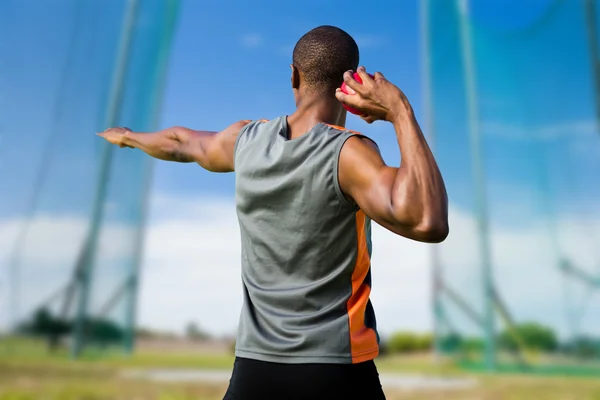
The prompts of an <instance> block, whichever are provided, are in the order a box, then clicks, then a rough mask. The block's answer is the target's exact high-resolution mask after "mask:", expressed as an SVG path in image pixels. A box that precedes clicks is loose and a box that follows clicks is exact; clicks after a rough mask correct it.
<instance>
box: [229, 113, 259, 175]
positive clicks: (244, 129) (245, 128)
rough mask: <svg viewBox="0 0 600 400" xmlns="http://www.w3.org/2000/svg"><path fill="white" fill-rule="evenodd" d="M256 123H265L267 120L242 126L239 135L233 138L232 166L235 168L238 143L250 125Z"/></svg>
mask: <svg viewBox="0 0 600 400" xmlns="http://www.w3.org/2000/svg"><path fill="white" fill-rule="evenodd" d="M257 122H267V120H264V119H259V120H257V121H250V122H248V123H247V124H246V126H244V127H243V128H242V129H240V133H238V135H237V137H236V138H235V143H234V145H233V164H234V167H235V157H236V155H237V151H238V147H239V143H240V139H241V137H242V135H243V134H244V133H245V132H246V131H247V130H248V129H249V128H250V125H252V124H255V123H257Z"/></svg>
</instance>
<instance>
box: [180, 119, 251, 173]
mask: <svg viewBox="0 0 600 400" xmlns="http://www.w3.org/2000/svg"><path fill="white" fill-rule="evenodd" d="M249 122H250V121H249V120H243V121H238V122H236V123H234V124H232V125H230V126H228V127H227V128H225V129H224V130H222V131H221V132H196V134H195V135H194V139H193V140H192V141H191V143H190V147H191V148H193V149H194V150H193V157H194V161H195V162H197V163H198V164H199V165H200V166H201V167H203V168H205V169H207V170H209V171H212V172H233V171H234V149H235V142H236V140H237V138H238V135H239V134H240V132H241V130H242V129H243V128H244V127H245V126H246V125H247V124H248V123H249Z"/></svg>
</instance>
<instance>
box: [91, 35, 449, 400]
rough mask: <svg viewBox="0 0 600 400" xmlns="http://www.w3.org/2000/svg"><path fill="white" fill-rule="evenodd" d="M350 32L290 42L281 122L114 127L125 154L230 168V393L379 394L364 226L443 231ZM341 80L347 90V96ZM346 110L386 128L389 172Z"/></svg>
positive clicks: (427, 166)
mask: <svg viewBox="0 0 600 400" xmlns="http://www.w3.org/2000/svg"><path fill="white" fill-rule="evenodd" d="M358 59H359V53H358V47H357V45H356V43H355V41H354V40H353V39H352V37H350V35H348V34H347V33H346V32H344V31H342V30H341V29H338V28H335V27H332V26H321V27H318V28H316V29H313V30H312V31H310V32H308V33H307V34H306V35H304V36H303V37H302V38H301V39H300V40H299V41H298V43H297V44H296V47H295V48H294V53H293V64H292V66H291V69H292V75H291V83H292V89H293V93H294V98H295V100H296V111H295V112H294V113H292V114H291V115H289V116H283V117H279V118H276V119H275V120H272V121H266V120H254V121H249V120H244V121H239V122H236V123H235V124H233V125H231V126H229V127H227V128H226V129H224V130H223V131H221V132H205V131H193V130H190V129H186V128H181V127H175V128H170V129H166V130H164V131H160V132H156V133H134V132H132V131H130V130H128V129H125V128H113V129H109V130H107V131H105V132H104V133H102V134H100V135H101V136H103V137H104V138H105V139H107V140H108V141H109V142H111V143H114V144H116V145H119V146H121V147H133V148H138V149H141V150H142V151H144V152H146V153H148V154H149V155H151V156H153V157H156V158H159V159H162V160H169V161H179V162H196V163H198V164H199V165H200V166H201V167H203V168H205V169H207V170H209V171H214V172H233V171H235V172H236V207H237V213H238V218H239V224H240V231H241V240H242V282H243V289H244V302H243V307H242V313H241V316H240V322H239V328H238V329H239V331H238V336H237V342H236V361H235V364H234V370H233V375H232V378H231V381H230V386H229V389H228V391H227V394H226V395H225V399H261V400H270V399H273V400H291V399H310V400H317V399H327V400H332V399H361V400H364V399H369V400H377V399H384V398H385V396H384V394H383V391H382V389H381V384H380V382H379V376H378V373H377V370H376V367H375V364H374V362H373V359H374V358H375V357H376V356H377V355H378V352H379V337H378V335H377V328H376V324H375V314H374V311H373V307H372V306H371V302H370V300H369V294H370V290H371V289H370V286H371V273H370V255H371V241H370V226H371V225H370V221H371V220H374V221H375V222H377V223H378V224H380V225H382V226H384V227H385V228H387V229H389V230H390V231H392V232H395V233H396V234H398V235H401V236H404V237H407V238H410V239H414V240H418V241H422V242H432V243H435V242H441V241H443V240H444V239H445V238H446V236H447V235H448V221H447V196H446V190H445V187H444V182H443V180H442V176H441V174H440V172H439V170H438V167H437V165H436V162H435V160H434V158H433V155H432V154H431V151H430V150H429V147H428V146H427V143H426V141H425V138H424V137H423V134H422V132H421V130H420V128H419V125H418V123H417V121H416V120H415V117H414V115H413V111H412V108H411V106H410V104H409V102H408V100H407V99H406V97H405V96H404V94H403V93H402V91H401V90H400V89H398V88H397V87H396V86H394V85H393V84H392V83H390V82H389V81H387V80H386V79H385V78H384V76H383V75H382V74H381V73H376V74H375V75H374V79H372V78H371V77H369V76H368V75H367V73H366V71H365V69H364V68H362V67H360V68H358V74H359V75H360V76H361V78H362V81H363V84H362V85H361V84H359V83H358V82H357V81H355V80H354V78H353V76H352V73H351V71H353V70H356V68H357V66H358ZM342 80H343V81H345V82H346V84H347V85H348V86H349V87H350V88H351V89H352V90H353V91H354V92H355V93H353V94H344V93H343V92H341V91H340V90H339V89H338V87H339V86H340V85H341V83H342ZM342 103H343V104H346V105H348V106H351V107H353V108H355V109H357V110H359V111H361V112H362V114H363V116H362V118H363V119H364V120H365V121H366V122H368V123H372V122H373V121H377V120H381V121H388V122H390V123H391V124H392V125H393V127H394V130H395V131H396V137H397V139H398V145H399V148H400V151H401V157H402V162H401V166H400V167H399V168H395V167H389V166H387V165H386V164H385V163H384V161H383V159H382V157H381V155H380V153H379V151H378V147H377V146H376V145H375V143H374V142H373V141H371V140H370V139H367V138H366V137H365V136H363V135H360V134H358V133H356V132H350V131H348V130H346V129H345V128H343V126H344V125H345V120H346V110H344V108H343V107H342Z"/></svg>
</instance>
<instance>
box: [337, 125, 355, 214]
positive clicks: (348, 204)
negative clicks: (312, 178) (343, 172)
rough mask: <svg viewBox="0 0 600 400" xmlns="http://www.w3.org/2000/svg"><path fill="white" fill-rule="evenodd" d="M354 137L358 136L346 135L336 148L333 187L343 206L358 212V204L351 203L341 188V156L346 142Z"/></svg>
mask: <svg viewBox="0 0 600 400" xmlns="http://www.w3.org/2000/svg"><path fill="white" fill-rule="evenodd" d="M349 133H350V132H349ZM352 136H357V134H354V133H350V134H348V135H346V137H344V138H343V139H342V140H340V143H339V144H338V145H337V146H336V148H335V154H334V157H333V186H334V188H335V193H336V194H337V196H338V199H339V200H340V201H341V202H342V204H343V205H344V206H346V207H350V208H352V209H354V210H355V211H358V209H359V207H358V204H356V203H353V202H351V201H350V200H349V199H348V197H346V195H345V194H344V192H343V191H342V187H341V186H340V179H339V169H340V155H341V154H342V149H343V148H344V144H346V141H347V140H348V139H350V138H351V137H352ZM359 136H362V135H359Z"/></svg>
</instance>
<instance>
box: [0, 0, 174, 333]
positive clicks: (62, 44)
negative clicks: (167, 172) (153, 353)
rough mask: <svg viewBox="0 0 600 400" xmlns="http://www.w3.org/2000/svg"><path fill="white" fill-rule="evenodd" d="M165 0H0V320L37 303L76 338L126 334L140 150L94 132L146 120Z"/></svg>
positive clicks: (154, 103)
mask: <svg viewBox="0 0 600 400" xmlns="http://www.w3.org/2000/svg"><path fill="white" fill-rule="evenodd" d="M177 6H178V2H177V1H176V0H152V1H139V0H129V1H122V2H121V1H120V2H114V1H113V2H97V1H92V0H89V1H86V0H69V1H62V2H41V3H40V2H34V1H31V0H26V1H19V2H17V1H14V2H8V3H6V2H4V3H3V5H2V7H3V10H2V12H0V37H2V38H3V39H2V41H1V42H0V43H2V45H1V47H0V60H2V63H1V64H0V90H1V91H2V97H3V98H4V100H5V101H6V99H9V102H8V103H9V104H6V103H5V105H6V107H3V110H4V111H6V112H2V113H1V114H0V129H1V132H0V134H1V139H2V142H1V145H0V162H1V167H0V193H1V195H0V248H1V251H0V260H1V262H2V267H3V268H2V271H3V273H4V276H3V278H4V279H3V280H2V281H3V285H2V286H3V287H2V292H3V301H2V311H1V312H0V316H1V317H0V318H2V321H0V324H1V326H2V328H3V329H4V330H7V329H19V330H27V329H28V327H29V328H31V326H32V325H33V324H34V322H35V319H36V318H35V315H37V317H38V319H40V318H42V317H41V316H40V310H42V309H45V310H46V311H47V312H48V313H50V317H51V319H53V320H55V321H56V320H60V321H63V322H67V323H68V324H69V325H70V326H71V328H70V332H71V333H72V335H71V336H72V337H73V338H74V339H76V340H75V342H76V343H79V344H81V343H83V340H82V339H88V340H87V342H90V343H91V342H94V341H95V339H98V340H100V341H103V340H108V341H111V340H112V341H115V340H117V339H118V340H121V339H123V340H126V341H127V340H131V335H130V334H129V333H130V332H131V329H132V323H133V320H134V311H135V296H136V285H137V275H138V272H137V271H138V265H139V255H140V246H141V243H142V239H143V235H142V233H143V224H144V215H145V203H146V199H147V192H148V184H149V181H150V173H151V164H150V159H149V158H148V157H145V156H144V155H143V154H142V153H141V152H138V151H131V150H122V151H116V152H114V149H113V148H112V147H111V146H109V145H108V144H107V143H105V142H104V141H103V140H101V139H100V138H98V137H97V136H96V135H95V132H102V131H103V130H105V129H106V128H107V127H110V126H127V127H130V128H132V129H134V130H138V131H147V130H150V129H152V128H153V127H154V126H155V124H156V122H157V119H156V116H157V114H158V110H159V106H160V104H159V101H160V99H161V97H162V82H163V77H164V75H165V66H166V61H167V59H168V50H169V44H170V38H171V35H172V32H173V27H174V21H175V14H176V9H177ZM50 317H48V318H50ZM48 318H46V319H48ZM42 319H43V318H42ZM38 322H39V321H38Z"/></svg>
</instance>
